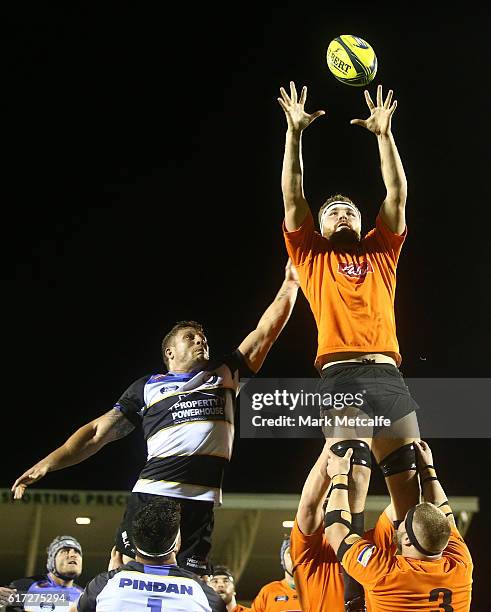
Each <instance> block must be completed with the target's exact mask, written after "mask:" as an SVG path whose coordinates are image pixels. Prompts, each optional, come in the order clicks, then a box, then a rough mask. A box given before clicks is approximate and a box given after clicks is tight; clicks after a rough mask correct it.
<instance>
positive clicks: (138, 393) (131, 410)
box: [113, 376, 150, 427]
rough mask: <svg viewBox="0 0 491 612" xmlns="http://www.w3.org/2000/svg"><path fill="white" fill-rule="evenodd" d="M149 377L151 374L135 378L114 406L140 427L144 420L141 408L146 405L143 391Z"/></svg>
mask: <svg viewBox="0 0 491 612" xmlns="http://www.w3.org/2000/svg"><path fill="white" fill-rule="evenodd" d="M149 378H150V376H142V378H139V379H138V380H135V382H134V383H132V384H131V385H130V386H129V387H128V388H127V389H126V391H125V392H124V393H123V395H122V396H121V397H120V398H119V399H118V401H117V402H116V403H115V404H114V406H113V407H114V408H115V409H116V410H120V411H121V412H122V413H123V414H124V416H125V417H126V418H127V419H128V421H130V423H132V424H133V425H135V427H139V426H140V425H141V422H142V417H141V410H142V408H144V407H145V399H144V393H143V391H144V388H145V383H146V382H147V381H148V380H149Z"/></svg>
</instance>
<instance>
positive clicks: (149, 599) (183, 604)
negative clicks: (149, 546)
mask: <svg viewBox="0 0 491 612" xmlns="http://www.w3.org/2000/svg"><path fill="white" fill-rule="evenodd" d="M77 610H78V612H95V611H97V612H143V611H145V612H160V611H162V612H226V610H227V608H226V606H225V604H224V602H223V601H222V599H221V597H220V596H219V595H218V594H217V593H215V591H214V590H213V589H212V588H211V587H209V586H208V585H207V584H205V583H204V582H202V581H201V580H200V579H199V578H198V577H197V576H196V574H193V573H191V572H188V571H187V570H184V569H181V568H180V567H177V565H143V564H142V563H138V562H137V561H130V563H128V564H127V565H123V566H122V567H120V568H118V569H115V570H111V571H109V572H103V573H102V574H99V575H98V576H96V577H95V578H93V579H92V580H91V581H90V582H89V584H88V585H87V586H86V587H85V590H84V592H83V593H82V595H81V596H80V599H79V600H78V603H77Z"/></svg>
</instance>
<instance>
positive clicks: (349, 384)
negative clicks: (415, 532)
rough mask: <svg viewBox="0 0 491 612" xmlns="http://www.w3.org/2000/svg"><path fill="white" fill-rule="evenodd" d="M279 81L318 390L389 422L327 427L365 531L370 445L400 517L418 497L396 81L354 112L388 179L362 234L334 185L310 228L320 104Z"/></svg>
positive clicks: (355, 604)
mask: <svg viewBox="0 0 491 612" xmlns="http://www.w3.org/2000/svg"><path fill="white" fill-rule="evenodd" d="M280 91H281V97H280V98H278V101H279V103H280V105H281V107H282V109H283V110H284V112H285V116H286V120H287V125H288V127H287V132H286V141H285V153H284V159H283V172H282V191H283V201H284V208H285V222H284V228H283V229H284V237H285V242H286V247H287V250H288V253H289V254H290V257H291V259H292V261H293V262H294V264H295V266H296V268H297V272H298V275H299V278H300V286H301V287H302V290H303V292H304V294H305V296H306V297H307V299H308V301H309V304H310V307H311V310H312V312H313V315H314V318H315V321H316V324H317V328H318V349H317V356H316V360H315V364H316V367H317V368H318V370H319V372H320V375H321V378H322V383H321V390H322V391H323V392H327V393H330V394H331V395H332V394H333V393H342V394H343V395H344V397H348V396H351V397H353V396H356V394H357V393H360V392H361V393H365V392H366V394H365V395H364V400H363V406H362V408H358V407H356V406H349V405H348V404H345V410H344V414H345V415H346V416H352V417H358V416H362V417H369V418H372V419H374V418H375V417H377V418H380V417H382V416H383V417H385V418H388V420H389V421H390V422H391V428H390V431H381V430H379V429H377V428H375V429H371V428H370V427H368V428H367V427H365V428H363V429H362V430H361V431H358V430H357V429H354V428H352V427H343V426H340V427H329V428H327V427H326V428H325V429H324V435H325V436H326V439H328V440H329V441H330V442H331V444H332V450H333V452H335V453H337V454H339V455H343V454H344V452H345V451H346V449H347V448H352V449H353V461H354V464H355V466H354V469H353V472H352V483H351V484H352V487H351V494H350V505H351V511H352V513H353V528H354V530H355V531H356V532H357V533H359V534H360V535H361V534H362V533H363V527H364V526H363V514H362V510H363V507H364V504H365V498H366V494H367V491H368V484H369V480H370V469H369V468H370V449H371V450H372V451H373V453H374V455H375V458H376V459H377V461H378V462H379V465H380V467H381V469H382V471H383V474H384V477H385V478H386V481H387V486H388V488H389V491H390V492H391V493H394V496H393V497H394V499H395V500H396V501H395V516H396V518H397V519H398V520H402V519H403V518H404V515H405V513H406V512H407V510H408V508H409V507H411V506H412V505H414V504H415V503H416V502H417V500H418V498H419V487H418V480H417V475H416V469H415V468H416V461H415V459H416V455H415V449H414V445H413V444H412V443H413V441H414V440H415V439H417V438H418V437H419V430H418V425H417V419H416V413H415V408H416V404H415V402H414V401H413V400H412V398H411V396H410V394H409V391H408V389H407V387H406V385H405V384H404V381H403V379H402V375H401V373H400V372H399V369H398V366H399V364H400V362H401V356H400V353H399V346H398V341H397V336H396V325H395V314H394V297H395V288H396V268H397V263H398V258H399V254H400V251H401V248H402V245H403V242H404V239H405V236H406V221H405V205H406V195H407V183H406V177H405V173H404V169H403V166H402V162H401V159H400V156H399V153H398V150H397V147H396V144H395V141H394V136H393V134H392V130H391V121H392V116H393V114H394V111H395V108H396V102H395V101H394V102H392V95H393V94H392V91H389V93H388V95H387V97H386V98H385V100H384V99H383V96H382V87H381V86H379V87H378V89H377V99H376V103H374V102H373V101H372V99H371V97H370V95H369V93H368V92H365V99H366V102H367V105H368V108H369V111H370V116H369V117H368V119H366V120H363V119H354V120H352V122H351V123H353V124H357V125H361V126H362V127H365V128H366V129H367V130H369V131H370V132H372V133H373V134H375V135H376V137H377V142H378V148H379V154H380V162H381V170H382V178H383V181H384V184H385V188H386V194H385V197H384V199H383V201H382V204H381V206H380V210H379V213H378V216H377V220H376V225H375V228H374V229H372V230H371V231H370V232H369V233H368V234H367V235H366V236H365V237H363V238H362V237H361V213H360V210H359V208H358V207H357V206H356V205H355V204H354V202H353V201H352V200H351V199H350V198H349V197H347V196H344V195H339V194H338V195H335V196H332V197H330V198H328V199H327V200H326V201H325V202H324V204H323V205H322V206H321V208H320V211H319V225H320V233H319V232H317V231H316V230H315V229H314V220H313V217H312V213H311V210H310V208H309V205H308V203H307V200H306V198H305V195H304V191H303V162H302V133H303V130H304V129H305V128H306V127H308V126H309V125H310V124H311V123H312V122H313V121H314V120H315V119H316V118H318V117H320V116H321V115H323V114H324V111H317V112H315V113H312V114H308V113H306V112H305V109H304V106H305V101H306V97H307V89H306V87H304V88H303V89H302V92H301V94H300V97H298V96H297V91H296V88H295V84H294V83H293V82H291V83H290V94H289V95H288V94H287V93H286V91H285V90H284V89H283V88H281V90H280ZM333 413H334V414H336V411H332V410H329V409H328V410H322V413H321V414H322V416H325V417H327V416H331V415H332V414H333ZM376 436H378V437H376ZM372 438H373V440H372ZM345 591H346V592H345V598H346V610H350V611H357V610H363V609H364V606H363V601H362V599H363V589H361V587H359V586H357V585H356V584H355V583H353V581H352V580H350V579H347V580H346V581H345Z"/></svg>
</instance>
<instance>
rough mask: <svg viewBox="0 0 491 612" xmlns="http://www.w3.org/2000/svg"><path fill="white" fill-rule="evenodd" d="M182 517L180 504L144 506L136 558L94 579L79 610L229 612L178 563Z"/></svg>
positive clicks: (136, 527)
mask: <svg viewBox="0 0 491 612" xmlns="http://www.w3.org/2000/svg"><path fill="white" fill-rule="evenodd" d="M179 514H180V512H179V504H178V503H177V500H170V499H163V498H159V497H156V498H154V499H153V501H151V502H149V503H147V504H146V505H145V506H142V507H141V508H140V509H139V511H138V512H137V514H136V515H135V519H134V521H133V523H132V532H133V534H134V538H135V548H136V560H135V561H130V562H129V563H128V564H126V565H122V566H120V567H118V568H116V569H112V570H109V571H108V572H103V573H102V574H99V575H98V576H96V577H95V578H94V579H93V580H91V581H90V582H89V584H88V585H87V586H86V588H85V591H84V592H83V593H82V595H81V597H80V599H79V601H78V603H77V608H76V609H77V610H78V612H96V611H97V612H113V611H114V612H120V611H124V612H139V611H140V610H141V611H144V610H146V612H149V611H150V612H160V611H161V610H165V611H166V612H178V611H179V612H183V611H186V612H226V607H225V604H224V603H223V601H222V599H221V598H220V597H219V596H218V595H217V593H215V591H214V590H213V589H212V588H211V587H209V586H208V585H207V584H204V583H203V581H202V580H199V579H198V578H197V576H196V575H195V574H193V573H191V572H189V571H187V570H185V569H182V568H180V567H178V566H177V565H176V552H177V550H178V549H179V540H180V534H179Z"/></svg>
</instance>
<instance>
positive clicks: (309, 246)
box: [283, 211, 323, 267]
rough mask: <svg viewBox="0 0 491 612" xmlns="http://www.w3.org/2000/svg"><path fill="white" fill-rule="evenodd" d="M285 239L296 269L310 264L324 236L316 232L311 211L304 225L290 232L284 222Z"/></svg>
mask: <svg viewBox="0 0 491 612" xmlns="http://www.w3.org/2000/svg"><path fill="white" fill-rule="evenodd" d="M283 237H284V239H285V244H286V250H287V251H288V255H289V256H290V258H291V260H292V262H293V264H294V265H295V267H301V266H303V265H304V264H308V263H309V261H310V260H311V259H312V256H313V255H314V254H315V253H316V252H317V251H318V250H319V246H320V242H321V241H322V240H323V238H322V236H321V235H320V234H319V233H318V232H316V231H315V228H314V219H313V217H312V213H311V212H310V211H309V212H308V213H307V216H306V217H305V219H304V221H303V223H302V225H301V226H300V227H299V228H297V229H296V230H293V231H292V232H289V231H288V230H287V229H286V226H285V223H284V222H283Z"/></svg>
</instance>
